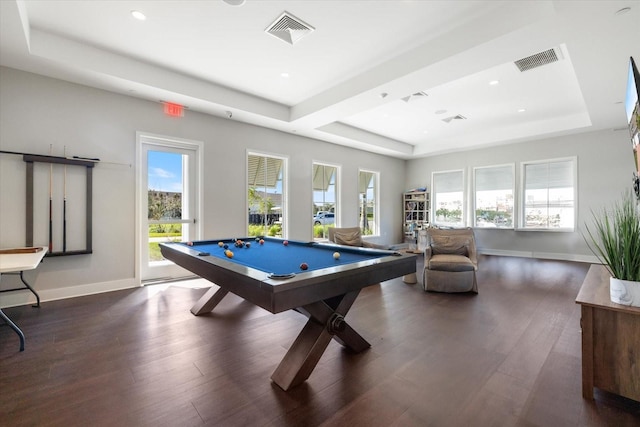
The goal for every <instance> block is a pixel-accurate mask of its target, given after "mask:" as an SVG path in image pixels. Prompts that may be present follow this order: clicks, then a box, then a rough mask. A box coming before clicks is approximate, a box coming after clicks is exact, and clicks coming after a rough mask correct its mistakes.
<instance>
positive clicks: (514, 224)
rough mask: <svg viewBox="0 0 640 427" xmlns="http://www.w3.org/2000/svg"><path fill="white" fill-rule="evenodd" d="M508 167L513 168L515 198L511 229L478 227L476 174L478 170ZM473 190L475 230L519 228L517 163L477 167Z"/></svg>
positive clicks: (504, 228)
mask: <svg viewBox="0 0 640 427" xmlns="http://www.w3.org/2000/svg"><path fill="white" fill-rule="evenodd" d="M506 167H511V176H512V181H511V193H512V196H513V205H512V207H511V209H512V214H511V216H512V218H511V226H510V227H480V226H478V223H477V220H478V218H477V214H476V211H477V210H478V206H477V202H478V200H477V192H478V189H477V176H476V173H477V171H478V170H480V169H491V168H496V169H497V168H506ZM472 179H473V188H472V194H471V197H472V199H473V200H472V212H471V215H472V220H471V224H473V225H472V226H473V227H474V228H481V229H483V230H494V229H495V230H514V229H516V228H517V224H518V222H519V216H520V215H519V212H518V192H517V189H516V181H517V179H516V165H515V163H503V164H498V165H487V166H475V167H474V168H473V176H472Z"/></svg>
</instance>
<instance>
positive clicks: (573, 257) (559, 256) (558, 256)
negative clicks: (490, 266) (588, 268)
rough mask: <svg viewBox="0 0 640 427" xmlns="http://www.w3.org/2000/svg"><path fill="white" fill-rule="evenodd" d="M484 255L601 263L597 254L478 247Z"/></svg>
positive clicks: (479, 251)
mask: <svg viewBox="0 0 640 427" xmlns="http://www.w3.org/2000/svg"><path fill="white" fill-rule="evenodd" d="M478 253H480V254H482V255H497V256H515V257H522V258H538V259H555V260H558V261H575V262H586V263H588V264H601V262H600V260H599V259H598V257H596V256H595V255H579V254H566V253H554V252H528V251H506V250H501V249H478Z"/></svg>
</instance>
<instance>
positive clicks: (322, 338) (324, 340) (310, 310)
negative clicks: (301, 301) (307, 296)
mask: <svg viewBox="0 0 640 427" xmlns="http://www.w3.org/2000/svg"><path fill="white" fill-rule="evenodd" d="M359 293H360V290H357V291H353V292H349V293H348V294H345V295H343V296H342V298H341V299H340V300H339V303H338V304H337V307H336V308H335V309H334V308H332V307H331V306H330V305H329V304H328V303H327V302H325V301H319V302H315V303H312V304H309V305H305V306H304V307H300V308H298V309H297V311H299V312H301V313H303V314H305V315H307V316H308V317H309V320H308V321H307V323H306V324H305V326H304V328H303V329H302V331H300V334H298V337H297V338H296V340H295V341H294V342H293V344H292V345H291V347H290V348H289V351H288V352H287V354H285V356H284V358H283V359H282V361H281V362H280V364H279V365H278V367H277V368H276V370H275V371H274V373H273V375H271V379H272V380H273V382H274V383H276V384H277V385H278V386H279V387H280V388H282V389H283V390H285V391H286V390H289V389H290V388H291V387H295V386H296V385H298V384H301V383H303V382H304V381H306V379H307V378H309V375H311V372H313V369H314V368H315V367H316V365H317V364H318V361H319V360H320V357H322V354H323V353H324V351H325V349H326V348H327V346H328V345H329V343H330V342H331V340H332V339H335V340H336V341H338V342H339V343H340V344H342V345H344V346H345V347H347V348H348V349H349V350H351V351H354V352H360V351H363V350H366V349H367V348H369V347H370V346H371V345H370V344H369V343H368V342H367V341H366V340H365V339H364V338H363V337H362V336H361V335H360V334H358V333H357V332H356V331H355V330H354V329H353V328H351V326H349V325H348V324H347V323H346V322H345V321H344V316H346V314H347V312H348V311H349V309H350V308H351V306H352V305H353V303H354V301H355V300H356V298H357V296H358V294H359Z"/></svg>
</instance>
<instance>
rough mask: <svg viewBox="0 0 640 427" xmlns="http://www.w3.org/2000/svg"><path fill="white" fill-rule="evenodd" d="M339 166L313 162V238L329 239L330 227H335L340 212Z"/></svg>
mask: <svg viewBox="0 0 640 427" xmlns="http://www.w3.org/2000/svg"><path fill="white" fill-rule="evenodd" d="M337 189H338V168H337V167H336V166H332V165H326V164H322V163H314V164H313V238H314V239H327V238H328V231H327V229H328V228H329V227H335V214H336V212H338V209H337V208H338V206H337V200H338V195H337V194H338V191H337Z"/></svg>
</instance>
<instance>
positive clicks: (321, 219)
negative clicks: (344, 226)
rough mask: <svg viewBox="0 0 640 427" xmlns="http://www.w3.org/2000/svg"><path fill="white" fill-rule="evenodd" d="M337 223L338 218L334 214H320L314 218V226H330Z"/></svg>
mask: <svg viewBox="0 0 640 427" xmlns="http://www.w3.org/2000/svg"><path fill="white" fill-rule="evenodd" d="M335 222H336V218H335V214H334V213H333V212H318V213H317V214H316V215H315V216H314V217H313V225H329V224H334V223H335Z"/></svg>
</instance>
